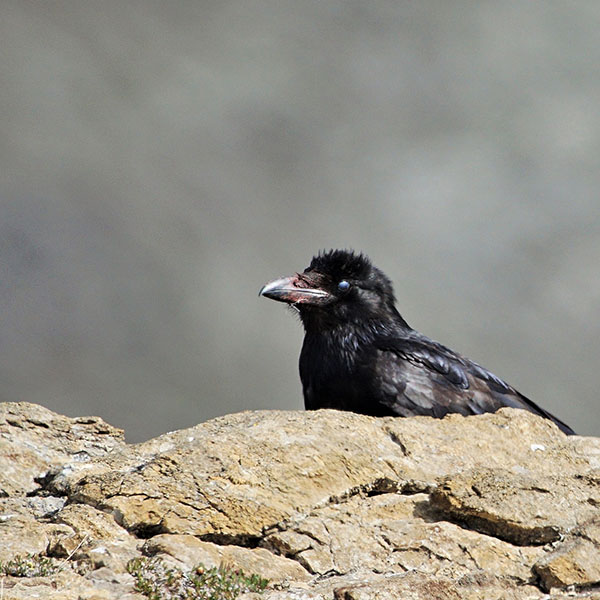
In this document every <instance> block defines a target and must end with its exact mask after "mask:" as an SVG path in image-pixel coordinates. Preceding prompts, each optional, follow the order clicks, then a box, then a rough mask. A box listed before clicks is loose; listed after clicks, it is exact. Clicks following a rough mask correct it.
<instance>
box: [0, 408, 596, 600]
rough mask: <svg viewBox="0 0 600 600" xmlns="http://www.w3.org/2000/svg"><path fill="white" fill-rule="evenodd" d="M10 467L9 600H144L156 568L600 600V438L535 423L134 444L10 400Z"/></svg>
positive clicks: (345, 588)
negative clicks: (145, 573)
mask: <svg viewBox="0 0 600 600" xmlns="http://www.w3.org/2000/svg"><path fill="white" fill-rule="evenodd" d="M0 464H1V469H0V505H1V510H0V541H1V543H0V597H1V598H2V600H12V599H15V600H16V599H19V600H20V599H25V598H28V599H29V598H34V597H38V598H45V599H58V598H60V599H61V600H70V599H73V600H76V599H88V600H92V599H93V600H100V599H105V598H106V599H108V598H119V599H120V600H130V599H131V600H132V599H134V598H137V599H140V600H142V599H143V598H146V597H148V596H147V595H148V594H149V592H148V589H145V588H144V585H143V581H144V580H143V578H142V576H141V575H140V571H137V572H135V570H134V569H132V564H133V565H138V566H139V565H140V564H142V563H141V561H144V560H154V561H155V562H154V563H149V562H147V563H144V564H145V565H146V568H147V569H150V568H151V567H152V566H153V565H154V566H156V565H157V564H159V562H158V561H160V565H161V568H162V569H163V571H164V569H167V570H168V569H173V570H174V571H173V572H175V570H177V569H179V570H180V571H182V572H183V571H190V570H192V569H193V568H194V567H195V566H196V565H198V564H199V563H202V564H203V565H205V568H206V569H210V568H211V567H215V566H218V565H222V566H223V569H225V568H227V569H230V570H231V571H230V572H237V570H240V569H241V570H243V572H244V573H248V574H256V576H258V575H260V576H261V577H262V578H265V579H268V580H269V583H268V586H267V587H266V589H264V591H262V592H258V591H251V592H249V591H245V592H242V595H240V596H239V598H246V599H249V598H253V599H254V598H263V599H264V600H283V599H298V600H299V599H303V600H312V599H315V600H316V599H323V600H324V599H332V600H333V599H336V600H366V599H382V600H383V599H387V598H403V599H415V600H416V599H427V600H432V599H434V600H435V599H438V598H439V599H444V600H446V599H454V598H456V599H461V600H464V599H467V600H470V599H472V600H474V599H485V600H490V599H495V598H497V599H500V598H502V599H512V598H514V599H525V598H527V599H531V600H535V599H541V598H600V586H599V587H596V586H598V585H599V582H600V512H599V505H600V439H597V438H583V437H576V436H573V437H566V436H564V435H563V434H562V433H561V432H560V431H559V430H558V429H557V428H556V427H555V426H554V425H553V424H552V423H550V422H549V421H546V420H544V419H541V418H538V417H536V416H534V415H532V414H529V413H526V412H523V411H518V410H511V409H503V410H501V411H500V412H499V413H497V414H493V415H490V414H488V415H482V416H477V417H467V418H465V417H461V416H458V415H452V416H449V417H446V418H445V419H442V420H435V419H430V418H426V417H422V418H419V417H418V418H408V419H394V418H381V419H374V418H370V417H364V416H360V415H355V414H351V413H342V412H337V411H317V412H280V411H261V412H245V413H240V414H234V415H228V416H226V417H221V418H218V419H214V420H212V421H209V422H207V423H203V424H201V425H197V426H195V427H192V428H190V429H186V430H183V431H176V432H173V433H167V434H165V435H162V436H160V437H158V438H156V439H153V440H150V441H148V442H144V443H142V444H134V445H131V444H127V443H125V441H124V439H123V434H122V432H121V431H120V430H118V429H116V428H114V427H112V426H110V425H108V424H106V423H105V422H103V421H102V420H101V419H99V418H96V417H85V418H68V417H64V416H61V415H57V414H55V413H52V412H51V411H49V410H46V409H45V408H42V407H41V406H37V405H33V404H27V403H3V404H0ZM136 561H137V562H136ZM132 573H133V574H132ZM140 582H142V583H140ZM163 583H164V582H163ZM249 589H250V588H249ZM155 591H156V590H155ZM144 594H146V595H144ZM174 594H175V593H174V592H173V595H172V596H169V595H168V594H166V593H165V595H164V596H163V597H165V598H168V597H177V596H176V595H174ZM156 597H159V596H156ZM197 597H202V596H197ZM223 597H232V596H223Z"/></svg>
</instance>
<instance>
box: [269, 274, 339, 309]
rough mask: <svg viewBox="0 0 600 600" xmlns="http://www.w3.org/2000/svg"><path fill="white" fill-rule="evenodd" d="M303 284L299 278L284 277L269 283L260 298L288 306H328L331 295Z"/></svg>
mask: <svg viewBox="0 0 600 600" xmlns="http://www.w3.org/2000/svg"><path fill="white" fill-rule="evenodd" d="M302 285H306V284H303V282H302V281H301V280H300V279H299V278H298V277H283V278H282V279H276V280H275V281H271V282H269V283H267V284H266V285H265V286H264V287H263V288H262V290H260V292H259V296H265V297H266V298H271V300H277V301H278V302H287V303H288V304H312V305H322V304H327V302H328V301H329V300H330V299H331V296H330V294H328V293H327V292H326V291H325V290H320V289H318V288H309V287H302Z"/></svg>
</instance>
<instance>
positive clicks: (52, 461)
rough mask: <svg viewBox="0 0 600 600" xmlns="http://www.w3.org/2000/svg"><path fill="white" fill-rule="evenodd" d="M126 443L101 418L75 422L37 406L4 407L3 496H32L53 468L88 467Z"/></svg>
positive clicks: (0, 423)
mask: <svg viewBox="0 0 600 600" xmlns="http://www.w3.org/2000/svg"><path fill="white" fill-rule="evenodd" d="M124 445H125V441H124V437H123V432H122V431H121V430H120V429H117V428H116V427H112V426H111V425H108V424H107V423H105V422H104V421H103V420H102V419H100V418H98V417H79V418H75V419H72V418H69V417H63V416H62V415H57V414H56V413H53V412H51V411H49V410H47V409H45V408H43V407H41V406H38V405H37V404H28V403H26V402H21V403H16V402H3V403H0V456H1V457H2V471H0V496H14V495H23V494H27V493H28V492H32V491H33V490H35V489H36V488H37V487H38V486H37V484H36V483H35V479H36V478H39V477H42V476H43V475H44V474H45V473H46V472H47V471H48V469H50V468H51V467H57V466H59V465H60V466H63V465H67V464H68V463H71V462H73V463H86V462H87V461H88V460H89V459H90V458H96V457H99V456H103V455H105V454H107V453H108V452H110V451H111V450H114V449H115V448H118V447H121V446H124Z"/></svg>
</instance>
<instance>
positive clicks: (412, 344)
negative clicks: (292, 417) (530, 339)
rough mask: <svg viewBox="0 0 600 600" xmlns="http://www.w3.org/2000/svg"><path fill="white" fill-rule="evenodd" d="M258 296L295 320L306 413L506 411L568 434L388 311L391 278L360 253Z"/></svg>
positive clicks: (338, 255) (318, 263) (320, 264)
mask: <svg viewBox="0 0 600 600" xmlns="http://www.w3.org/2000/svg"><path fill="white" fill-rule="evenodd" d="M260 294H261V295H262V296H266V297H267V298H272V299H273V300H278V301H280V302H286V303H288V304H290V305H291V306H293V307H294V308H295V309H297V310H298V312H299V314H300V318H301V320H302V324H303V325H304V330H305V337H304V343H303V345H302V352H301V353H300V378H301V380H302V388H303V391H304V405H305V406H306V408H307V410H314V409H317V408H336V409H339V410H349V411H353V412H357V413H362V414H365V415H372V416H389V415H392V416H400V417H408V416H412V415H429V416H433V417H442V416H444V415H445V414H447V413H454V412H456V413H460V414H462V415H477V414H481V413H485V412H495V411H496V410H498V409H499V408H501V407H503V406H511V407H513V408H522V409H525V410H528V411H531V412H533V413H535V414H538V415H541V416H543V417H546V418H547V419H550V420H552V421H554V423H556V425H558V427H559V428H560V429H561V430H562V431H564V432H565V433H566V434H574V431H573V430H572V429H571V428H570V427H569V426H568V425H566V424H565V423H563V422H562V421H561V420H560V419H557V418H556V417H555V416H553V415H551V414H550V413H549V412H547V411H546V410H544V409H543V408H540V407H539V406H537V404H535V403H533V402H532V401H531V400H529V399H528V398H526V397H525V396H523V395H522V394H520V393H519V392H518V391H517V390H515V389H514V388H513V387H511V386H510V385H508V384H507V383H505V382H504V381H502V379H500V378H499V377H496V375H494V374H493V373H490V371H488V370H486V369H484V368H483V367H481V366H479V365H478V364H477V363H474V362H473V361H471V360H469V359H468V358H465V357H464V356H461V355H460V354H458V353H456V352H454V351H453V350H450V349H449V348H446V347H445V346H443V345H442V344H439V343H438V342H435V341H433V340H431V339H429V338H428V337H425V336H424V335H422V334H421V333H419V332H418V331H415V330H414V329H412V328H411V327H410V326H409V325H408V323H407V322H406V321H405V320H404V319H403V318H402V317H401V316H400V314H399V313H398V311H397V310H396V307H395V305H394V304H395V297H394V290H393V287H392V283H391V281H390V280H389V279H388V278H387V277H386V276H385V275H384V273H382V272H381V271H380V270H379V269H378V268H377V267H375V266H373V265H372V264H371V261H370V260H369V259H368V258H367V257H366V256H365V255H364V254H356V253H354V252H350V251H347V250H331V251H329V252H325V253H321V254H319V255H318V256H315V257H314V258H313V259H312V262H311V263H310V265H309V267H308V268H307V269H305V270H304V272H303V273H298V274H296V275H293V276H292V277H285V278H283V279H277V280H275V281H272V282H270V283H267V284H266V285H265V286H264V287H263V288H262V290H261V291H260Z"/></svg>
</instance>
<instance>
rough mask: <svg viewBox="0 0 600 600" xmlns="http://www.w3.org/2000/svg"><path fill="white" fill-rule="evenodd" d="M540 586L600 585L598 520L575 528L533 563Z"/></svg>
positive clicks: (550, 587)
mask: <svg viewBox="0 0 600 600" xmlns="http://www.w3.org/2000/svg"><path fill="white" fill-rule="evenodd" d="M534 570H535V572H536V573H537V574H538V575H539V577H540V579H541V584H542V586H543V587H544V589H546V590H548V591H550V590H551V589H552V588H564V587H568V586H590V585H594V584H596V585H598V584H600V520H598V517H597V518H596V519H594V520H593V521H590V522H588V523H585V524H584V525H583V526H581V527H578V528H576V529H574V530H572V531H571V532H569V534H568V535H567V536H566V537H565V539H564V540H562V541H561V542H560V543H558V544H557V545H556V548H555V549H554V550H553V551H552V552H550V554H548V555H546V556H544V557H543V558H541V559H540V560H539V561H538V562H537V563H536V564H535V565H534Z"/></svg>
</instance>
